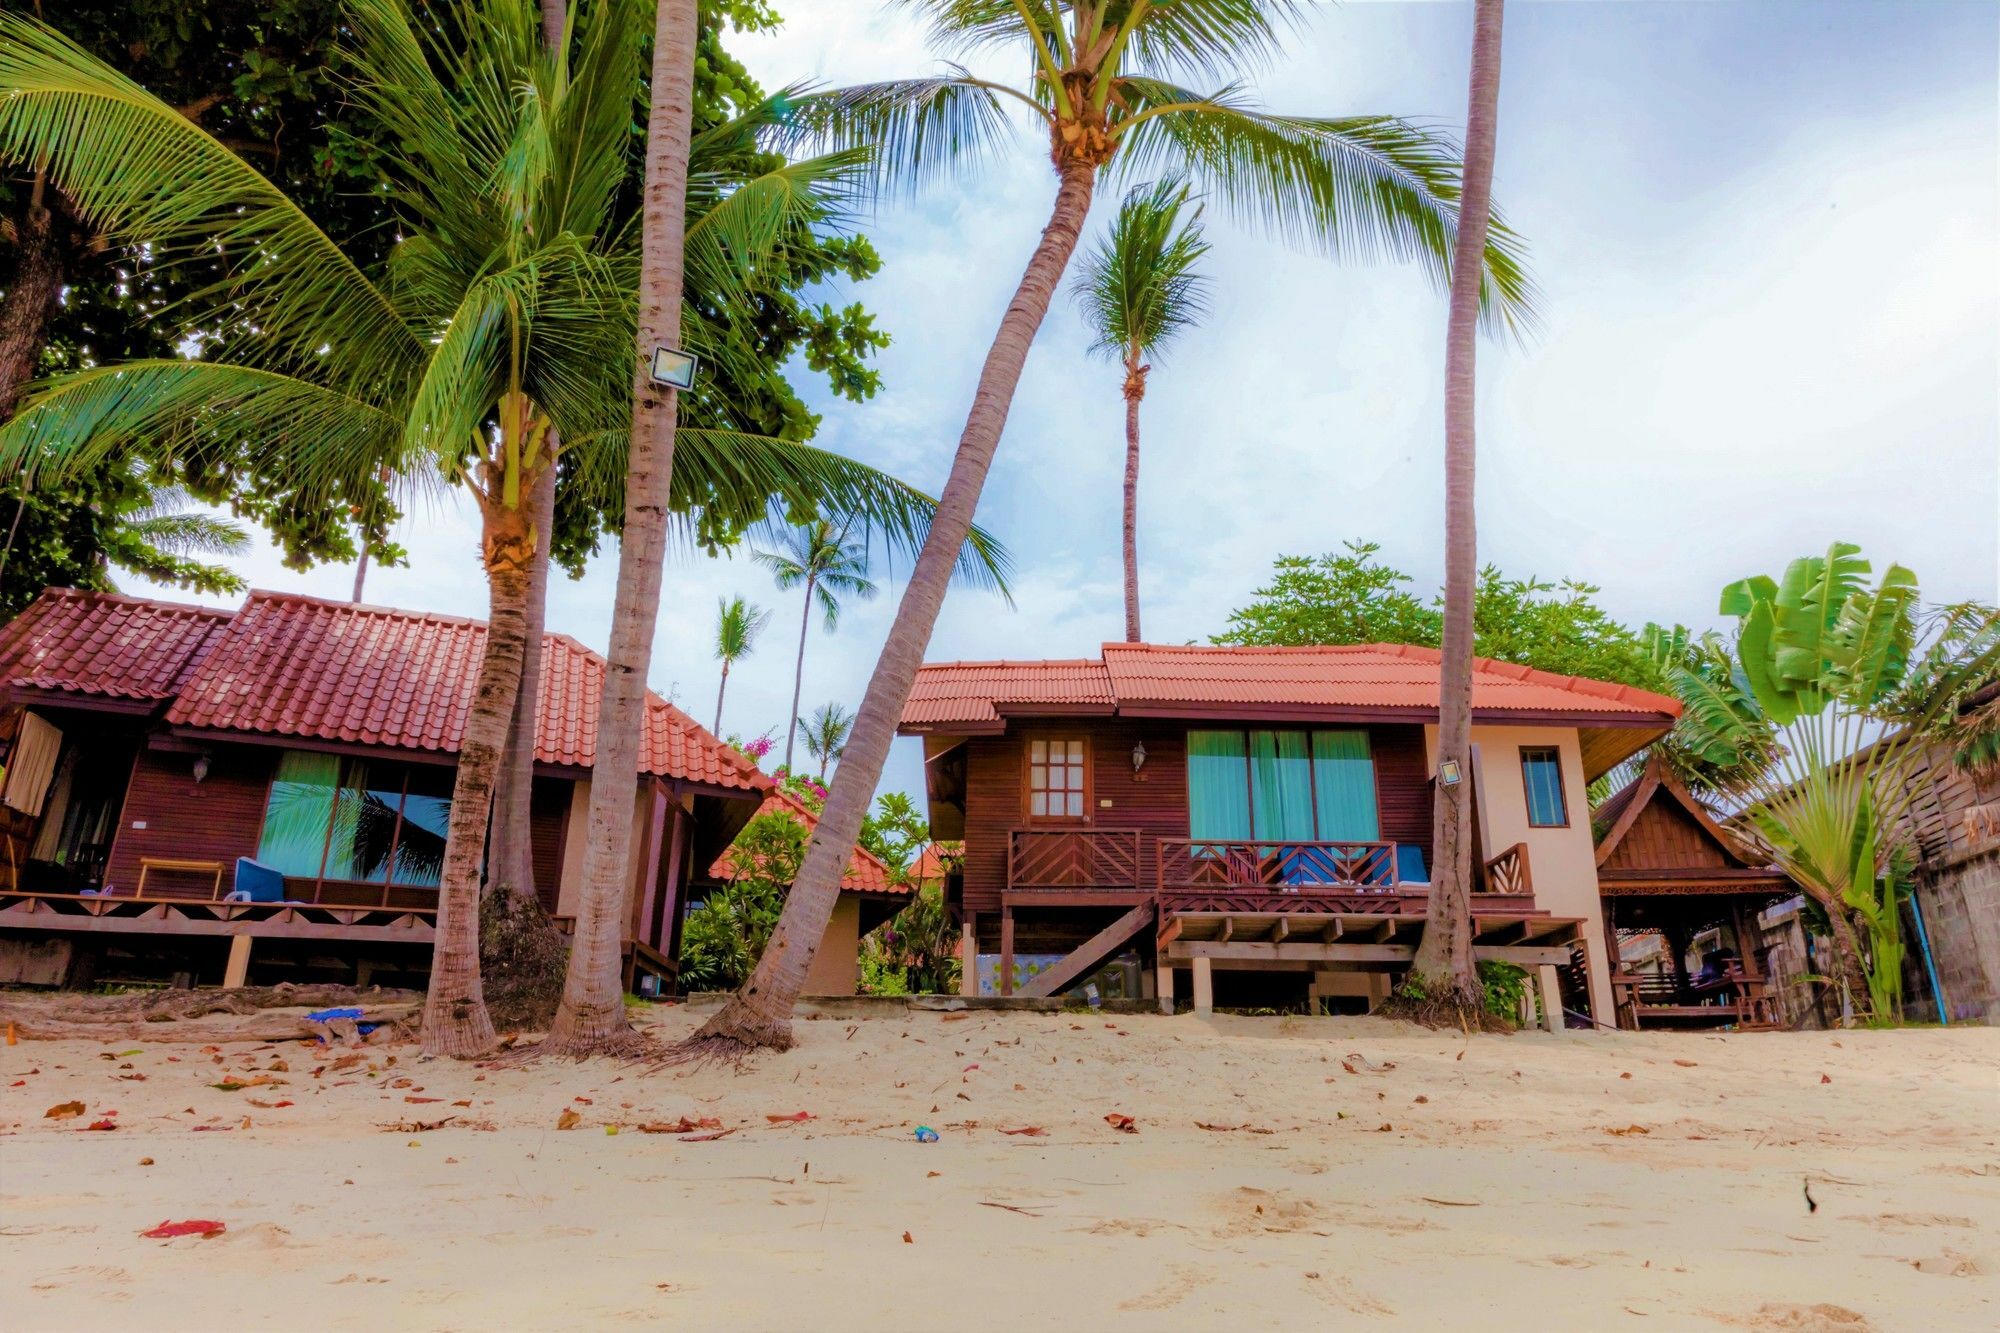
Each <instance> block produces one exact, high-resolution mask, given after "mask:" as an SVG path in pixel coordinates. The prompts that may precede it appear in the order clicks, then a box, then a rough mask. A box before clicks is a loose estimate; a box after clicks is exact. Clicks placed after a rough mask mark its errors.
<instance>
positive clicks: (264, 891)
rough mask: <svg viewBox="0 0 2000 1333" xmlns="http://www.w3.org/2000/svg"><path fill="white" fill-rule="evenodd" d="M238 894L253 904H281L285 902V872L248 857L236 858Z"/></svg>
mask: <svg viewBox="0 0 2000 1333" xmlns="http://www.w3.org/2000/svg"><path fill="white" fill-rule="evenodd" d="M236 892H237V893H240V894H242V895H243V897H244V900H245V901H248V902H253V903H281V902H283V901H284V900H285V876H284V874H283V872H281V871H278V870H274V869H272V868H271V867H270V866H267V865H262V864H260V863H258V862H256V861H253V860H251V859H250V858H249V857H247V856H239V857H237V858H236Z"/></svg>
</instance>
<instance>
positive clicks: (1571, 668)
mask: <svg viewBox="0 0 2000 1333" xmlns="http://www.w3.org/2000/svg"><path fill="white" fill-rule="evenodd" d="M1380 550H1381V547H1380V546H1378V545H1376V544H1375V543H1373V542H1348V543H1346V550H1345V551H1344V552H1342V553H1334V552H1329V553H1327V554H1325V555H1322V556H1319V557H1318V558H1316V559H1314V558H1308V557H1305V556H1280V557H1279V558H1278V561H1277V563H1276V567H1275V571H1274V573H1273V576H1272V579H1271V582H1270V583H1268V584H1266V585H1265V586H1264V587H1262V588H1259V589H1258V590H1257V592H1256V594H1255V600H1253V601H1252V602H1251V603H1250V604H1249V605H1248V606H1245V607H1243V608H1241V609H1240V610H1237V611H1234V612H1232V613H1231V614H1230V617H1229V628H1228V629H1226V630H1224V631H1223V632H1222V633H1221V634H1218V635H1216V636H1214V638H1213V639H1211V640H1210V642H1213V643H1229V644H1282V645H1290V646H1304V645H1311V644H1348V643H1412V644H1422V645H1425V646H1427V647H1436V646H1437V644H1438V641H1439V638H1440V636H1441V634H1442V632H1443V614H1442V606H1443V598H1442V596H1439V597H1438V598H1436V599H1433V600H1432V601H1431V602H1430V603H1428V604H1427V603H1425V602H1423V601H1421V600H1420V599H1419V598H1418V597H1417V596H1416V595H1415V594H1413V593H1411V592H1410V591H1409V590H1408V587H1407V585H1408V584H1410V583H1411V581H1412V580H1411V579H1410V576H1409V575H1407V574H1405V573H1403V572H1402V571H1401V570H1398V569H1395V568H1392V567H1390V566H1388V565H1384V564H1382V563H1381V562H1379V561H1378V560H1377V559H1376V556H1377V554H1378V553H1379V552H1380ZM1598 591H1599V589H1598V588H1597V587H1596V586H1595V585H1593V584H1589V583H1582V582H1578V581H1576V580H1574V579H1563V580H1562V581H1560V582H1558V583H1547V582H1544V581H1542V580H1540V579H1535V578H1527V579H1509V578H1505V577H1503V576H1502V575H1501V573H1500V571H1499V570H1498V569H1497V568H1495V567H1494V566H1492V565H1488V566H1486V567H1485V568H1484V569H1482V570H1480V571H1479V583H1478V586H1477V588H1476V590H1475V593H1474V601H1473V628H1474V651H1475V652H1477V653H1479V654H1480V655H1481V656H1485V657H1492V658H1496V659H1498V660H1500V661H1503V662H1518V663H1521V664H1522V665H1525V666H1532V667H1539V668H1540V669H1542V670H1544V671H1554V672H1557V673H1559V674H1561V675H1565V676H1587V677H1590V678H1591V679H1593V680H1609V681H1615V682H1618V683H1620V684H1625V685H1637V686H1640V687H1642V688H1648V689H1656V688H1658V687H1659V685H1660V683H1661V675H1660V669H1659V667H1658V666H1657V665H1656V664H1655V662H1654V660H1653V656H1652V654H1651V652H1650V651H1649V650H1648V648H1647V645H1646V641H1645V639H1644V638H1643V637H1642V636H1641V634H1640V633H1638V632H1637V631H1635V630H1633V629H1631V628H1629V627H1627V626H1625V625H1622V624H1620V623H1619V622H1618V621H1616V620H1614V619H1612V618H1611V616H1610V615H1609V614H1608V613H1607V612H1606V611H1605V610H1604V609H1603V608H1602V607H1600V606H1599V605H1598V604H1597V603H1596V601H1595V600H1594V599H1595V597H1596V595H1597V593H1598Z"/></svg>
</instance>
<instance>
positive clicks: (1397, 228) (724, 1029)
mask: <svg viewBox="0 0 2000 1333" xmlns="http://www.w3.org/2000/svg"><path fill="white" fill-rule="evenodd" d="M907 7H908V8H910V9H912V10H915V11H917V12H918V13H920V14H921V15H922V16H923V17H924V18H925V19H926V20H927V21H928V23H929V26H930V30H931V36H932V38H933V40H934V41H935V42H936V43H937V44H938V45H939V46H940V47H942V48H944V49H945V50H947V51H950V52H953V53H956V52H958V51H961V50H973V49H976V50H982V51H987V50H991V51H997V52H999V53H1001V54H1003V55H1007V56H1012V57H1015V58H1019V59H1021V60H1022V61H1023V62H1024V63H1023V68H1025V69H1026V70H1027V71H1028V74H1027V78H1026V79H1025V80H1024V81H1023V82H1022V83H1021V84H1020V85H1018V86H1017V85H1014V84H1007V83H1001V82H996V81H993V80H988V79H982V78H979V77H977V76H976V75H974V74H972V73H971V72H970V71H968V70H966V69H964V68H962V67H959V66H956V65H951V66H947V67H946V68H945V69H944V70H943V71H942V72H940V73H937V74H933V75H930V76H927V77H919V78H911V79H897V80H890V81H886V82H881V83H871V84H864V85H860V86H857V87H852V88H845V89H839V90H835V91H830V92H826V93H821V94H816V95H814V96H811V97H808V98H803V99H801V100H800V101H799V102H798V103H797V104H796V106H795V107H794V109H793V113H792V115H791V117H790V120H789V124H790V126H791V127H792V129H793V132H794V133H795V135H796V136H797V138H798V141H799V142H801V143H805V142H811V143H813V144H814V145H815V146H816V147H817V148H819V149H822V150H825V149H834V150H837V149H839V148H843V147H850V146H855V145H861V144H867V145H870V146H872V147H873V148H874V149H875V157H874V159H873V166H874V169H875V179H876V181H877V184H878V185H879V186H881V187H886V188H895V187H911V186H917V185H922V184H926V183H929V182H932V181H936V180H941V179H948V178H952V177H955V176H961V175H963V174H966V173H969V172H970V171H972V170H973V169H975V168H976V167H978V166H979V165H981V164H982V163H983V162H985V161H987V160H990V159H991V158H992V157H994V156H995V155H997V154H998V153H999V152H1000V151H1001V150H1002V149H1004V148H1008V147H1011V146H1012V145H1013V144H1014V143H1015V142H1016V140H1015V139H1014V136H1013V134H1012V133H1011V131H1012V130H1013V129H1014V128H1015V127H1016V126H1017V125H1019V124H1022V123H1025V124H1026V125H1028V126H1029V127H1030V128H1031V130H1032V131H1033V132H1034V134H1035V136H1036V139H1037V141H1038V144H1039V146H1040V150H1041V151H1045V152H1047V153H1048V156H1049V162H1050V165H1051V167H1052V168H1053V170H1054V173H1055V177H1056V182H1055V185H1056V188H1055V198H1054V201H1053V203H1052V205H1051V208H1050V212H1049V219H1048V222H1047V224H1046V225H1045V226H1044V228H1043V229H1042V234H1041V237H1040V239H1039V240H1038V241H1037V242H1036V244H1035V247H1034V250H1033V252H1032V254H1031V255H1030V256H1029V259H1028V263H1027V267H1026V269H1025V270H1024V271H1023V273H1022V275H1021V278H1020V281H1019V282H1018V283H1017V284H1016V286H1015V288H1014V291H1013V294H1012V296H1011V297H1010V299H1009V301H1008V304H1007V308H1006V312H1005V314H1004V315H1003V316H1002V317H1001V320H1000V326H999V328H998V330H997V331H996V333H995V336H994V339H993V343H992V346H991V347H990V348H989V350H988V352H987V355H986V359H985V362H984V364H983V365H982V367H981V369H980V373H979V377H978V382H977V385H976V387H975V389H974V392H973V402H972V408H971V411H970V412H969V413H968V415H967V418H966V423H965V428H964V430H963V432H962V433H961V434H960V436H959V441H958V447H957V452H956V453H955V455H954V457H953V462H952V467H951V472H950V475H949V478H948V479H947V481H946V483H945V488H944V492H943V494H942V495H941V496H940V498H939V504H938V518H937V522H936V523H935V524H934V525H933V527H932V529H931V535H930V538H929V540H928V541H927V542H926V543H925V546H924V550H923V552H922V553H921V554H920V555H919V556H918V557H917V561H916V563H915V565H914V567H913V568H912V571H911V575H910V581H909V584H908V586H907V587H906V589H905V590H904V593H903V597H902V600H901V602H900V603H899V604H898V606H897V610H896V616H895V619H894V621H893V623H892V625H891V627H890V630H889V634H888V638H887V641H886V642H885V644H884V645H883V649H882V654H881V657H880V659H879V660H878V662H877V664H876V667H875V672H874V674H873V676H872V677H871V678H870V680H869V684H868V688H867V691H866V693H865V694H864V695H863V697H862V702H861V707H860V711H859V713H858V714H857V716H856V719H855V723H854V730H853V733H852V734H851V736H850V737H849V740H848V744H847V754H846V758H845V759H844V760H843V761H842V763H841V766H840V771H839V773H838V774H837V775H836V777H835V779H834V782H833V788H832V791H831V793H830V795H829V797H828V800H827V805H826V810H825V812H824V813H823V814H822V816H821V818H820V823H819V826H818V829H817V831H816V834H815V837H814V839H813V842H812V845H811V846H810V847H809V848H808V849H807V852H806V857H805V860H804V863H803V864H802V866H801V868H800V872H799V876H798V879H797V882H796V884H795V885H794V887H793V891H792V893H791V895H790V897H789V898H788V899H787V901H786V904H785V914H784V917H783V918H782V919H781V921H780V922H779V925H778V928H777V930H776V932H775V933H774V934H773V936H772V939H771V943H770V947H769V948H767V949H766V950H765V952H764V955H763V957H762V958H761V959H760V960H759V961H758V964H757V967H756V969H755V970H754V971H753V972H752V974H751V976H750V979H749V980H748V981H747V982H745V983H744V986H743V987H742V989H741V990H740V991H738V993H737V994H736V995H735V996H734V997H733V998H732V999H731V1001H730V1002H729V1003H728V1004H727V1005H725V1006H724V1008H723V1009H722V1010H721V1011H719V1012H718V1013H717V1014H716V1015H715V1016H714V1017H713V1018H711V1019H710V1020H709V1021H708V1022H707V1023H706V1024H704V1025H703V1027H702V1028H701V1029H700V1031H699V1032H697V1033H696V1034H695V1036H694V1037H693V1038H692V1039H691V1041H690V1043H689V1046H688V1050H689V1051H690V1052H695V1051H703V1050H732V1049H733V1050H740V1049H742V1048H744V1047H746V1046H775V1047H780V1048H782V1047H787V1046H789V1045H790V1044H791V1012H792V1008H793V1005H794V1004H795V1002H796V1001H797V998H798V995H799V992H800V989H801V988H802V987H803V985H804V984H805V978H806V972H807V969H808V967H809V966H810V964H811V961H812V955H813V951H814V949H815V948H816V947H817V945H818V941H819V939H820V937H821V935H822V934H823V933H824V931H825V927H826V922H827V919H828V917H829V916H830V915H831V913H832V911H833V907H834V903H835V901H836V898H837V896H838V893H839V889H840V875H841V871H842V868H843V867H844V865H845V863H846V859H847V856H848V851H847V849H848V848H849V847H850V846H852V844H853V842H854V839H855V837H856V835H857V834H858V833H859V831H860V828H861V822H862V819H863V818H864V817H865V816H866V814H867V808H868V803H869V801H870V800H871V799H872V797H873V793H874V788H875V784H876V782H877V781H878V780H879V778H880V776H881V773H882V767H883V764H884V763H885V762H886V761H887V759H888V754H889V745H890V742H891V741H892V740H893V739H894V736H895V729H896V723H897V719H898V717H899V715H900V714H901V712H902V708H903V703H904V701H905V700H906V699H907V698H908V697H909V692H910V687H911V684H912V682H913V681H914V679H915V677H916V672H917V668H918V667H919V666H920V665H921V663H922V661H923V655H924V649H925V647H926V645H927V644H928V643H929V640H930V634H931V629H932V626H933V625H935V624H936V622H937V616H938V610H939V607H940V606H941V605H942V603H943V600H944V594H945V589H946V585H947V581H948V575H949V573H950V568H951V563H952V560H953V558H954V555H955V552H956V551H957V549H958V545H959V543H960V542H961V541H963V540H964V536H965V534H966V533H967V532H968V531H969V530H970V525H971V522H972V515H973V510H974V508H975V507H976V506H977V504H978V501H979V494H980V491H981V489H982V487H983V486H984V484H985V480H986V474H987V471H988V469H989V468H990V467H991V466H992V462H993V453H994V450H995V448H996V447H997V445H998V444H999V440H1000V434H1001V431H1002V428H1003V427H1004V426H1005V425H1006V420H1007V411H1008V408H1009V406H1010V405H1011V403H1012V401H1013V396H1014V391H1015V388H1016V386H1017V385H1018V384H1019V382H1020V377H1021V370H1022V367H1023V365H1024V364H1025V363H1026V361H1027V356H1028V349H1029V347H1030V346H1031V345H1032V344H1033V342H1034V338H1035V334H1036V331H1037V330H1038V329H1039V328H1040V327H1041V323H1042V319H1043V317H1044V316H1045V315H1046V314H1047V313H1048V309H1049V304H1050V302H1051V301H1052V300H1053V298H1054V296H1055V293H1056V289H1057V287H1058V286H1059V285H1060V283H1061V281H1062V277H1063V273H1064V270H1065V269H1066V268H1067V266H1068V264H1069V260H1070V257H1071V255H1072V254H1073V253H1074V251H1075V249H1076V245H1077V239H1078V237H1079V235H1080V234H1081V232H1082V229H1083V224H1084V220H1085V218H1086V217H1087V216H1088V214H1089V211H1090V204H1091V199H1092V197H1093V195H1094V193H1095V191H1096V188H1097V180H1098V177H1099V175H1100V174H1101V173H1102V172H1103V171H1105V170H1106V169H1107V168H1110V169H1114V170H1117V171H1120V172H1123V173H1127V174H1129V175H1133V176H1137V177H1139V178H1142V179H1145V178H1157V177H1160V176H1164V175H1175V176H1179V177H1182V178H1184V179H1186V180H1187V181H1188V182H1189V184H1190V186H1191V188H1193V189H1195V190H1197V191H1199V192H1200V193H1201V194H1202V195H1203V196H1204V197H1205V198H1206V199H1208V200H1209V201H1210V202H1211V203H1212V204H1214V205H1216V206H1218V207H1219V208H1221V209H1222V210H1223V211H1224V212H1226V213H1227V214H1229V215H1230V216H1231V217H1232V218H1234V219H1236V220H1238V221H1241V222H1244V223H1246V224H1249V225H1251V226H1254V227H1258V228H1260V229H1262V230H1265V231H1267V232H1269V233H1271V234H1273V235H1276V236H1277V237H1279V238H1281V239H1283V240H1285V241H1288V242H1291V243H1295V244H1298V245H1301V246H1303V247H1305V248H1308V249H1311V250H1315V251H1318V252H1320V253H1323V254H1327V255H1330V256H1335V257H1339V258H1349V259H1353V258H1360V259H1368V258H1392V259H1400V260H1413V261H1415V262H1417V263H1419V264H1420V265H1422V266H1423V267H1424V269H1425V270H1426V271H1427V273H1428V274H1429V275H1430V276H1431V278H1432V279H1433V280H1434V281H1437V282H1440V283H1441V282H1443V281H1445V280H1446V279H1447V277H1448V276H1449V273H1450V268H1451V256H1452V252H1453V246H1454V244H1455V243H1456V242H1457V240H1458V200H1459V188H1460V181H1459V164H1458V158H1457V154H1456V152H1455V151H1454V149H1453V146H1452V144H1451V142H1450V140H1449V139H1448V138H1447V137H1445V136H1444V135H1443V134H1441V133H1439V132H1436V131H1434V130H1431V129H1428V128H1426V127H1424V126H1422V125H1418V124H1414V123H1411V122H1408V121H1404V120H1399V119H1397V118H1395V117H1393V116H1383V115H1368V116H1340V117H1326V116H1298V115H1286V114H1280V113H1276V112H1272V111H1269V110H1267V109H1265V108H1264V107H1262V106H1261V105H1260V104H1258V103H1257V102H1256V100H1255V99H1254V98H1253V97H1252V96H1251V95H1250V94H1249V93H1248V91H1247V90H1246V88H1245V86H1244V84H1243V82H1242V80H1243V78H1244V76H1245V75H1247V74H1249V73H1251V72H1253V71H1255V70H1256V69H1257V68H1259V67H1261V66H1264V65H1267V64H1269V63H1270V62H1271V61H1272V60H1274V59H1275V58H1276V57H1277V56H1278V55H1280V54H1281V50H1282V41H1283V38H1284V36H1285V35H1286V34H1287V33H1288V32H1290V31H1291V30H1292V29H1293V28H1294V27H1295V25H1296V23H1297V22H1298V20H1299V19H1300V18H1301V17H1302V16H1303V15H1304V14H1305V13H1306V11H1307V6H1305V5H1303V4H1298V3H1292V2H1291V0H1175V2H1174V3H1164V2H1161V3H1152V2H1149V0H1101V2H1100V3H1085V2H1078V3H1071V4H1052V3H1049V2H1048V0H914V2H913V3H911V4H910V5H909V6H907ZM1481 202H1482V203H1483V200H1482V201H1481ZM1481 216H1482V218H1483V216H1484V213H1483V210H1482V213H1481ZM1472 252H1473V254H1474V255H1475V257H1477V258H1478V259H1479V261H1480V262H1479V263H1478V264H1476V265H1475V266H1474V267H1475V268H1476V270H1477V272H1478V276H1479V291H1480V294H1481V295H1482V297H1483V298H1484V308H1485V311H1486V313H1487V316H1488V318H1489V319H1490V320H1492V321H1493V322H1495V323H1496V324H1499V325H1502V326H1511V325H1513V324H1515V323H1517V322H1518V321H1520V320H1522V319H1523V318H1525V317H1526V316H1527V314H1528V313H1529V310H1530V307H1531V305H1532V284H1531V282H1530V280H1529V278H1528V276H1527V273H1526V270H1525V268H1524V267H1523V263H1522V254H1521V247H1520V245H1519V243H1518V240H1517V238H1515V237H1514V236H1513V234H1512V233H1511V232H1509V231H1508V230H1507V229H1506V227H1505V226H1503V225H1501V224H1499V223H1497V222H1496V223H1495V224H1494V226H1493V228H1492V230H1491V232H1490V234H1488V235H1487V236H1486V238H1485V243H1484V244H1483V245H1478V244H1475V245H1473V246H1472Z"/></svg>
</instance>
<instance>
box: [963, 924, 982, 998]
mask: <svg viewBox="0 0 2000 1333" xmlns="http://www.w3.org/2000/svg"><path fill="white" fill-rule="evenodd" d="M958 993H959V994H960V995H977V994H979V923H978V920H977V919H976V918H974V917H972V916H969V915H968V916H967V917H966V918H965V920H964V922H963V923H962V924H960V926H959V928H958Z"/></svg>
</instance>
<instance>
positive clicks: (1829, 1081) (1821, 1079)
mask: <svg viewBox="0 0 2000 1333" xmlns="http://www.w3.org/2000/svg"><path fill="white" fill-rule="evenodd" d="M1819 1081H1820V1082H1822V1083H1831V1082H1833V1080H1832V1079H1830V1078H1828V1077H1827V1076H1826V1075H1825V1074H1821V1075H1820V1076H1819Z"/></svg>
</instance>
